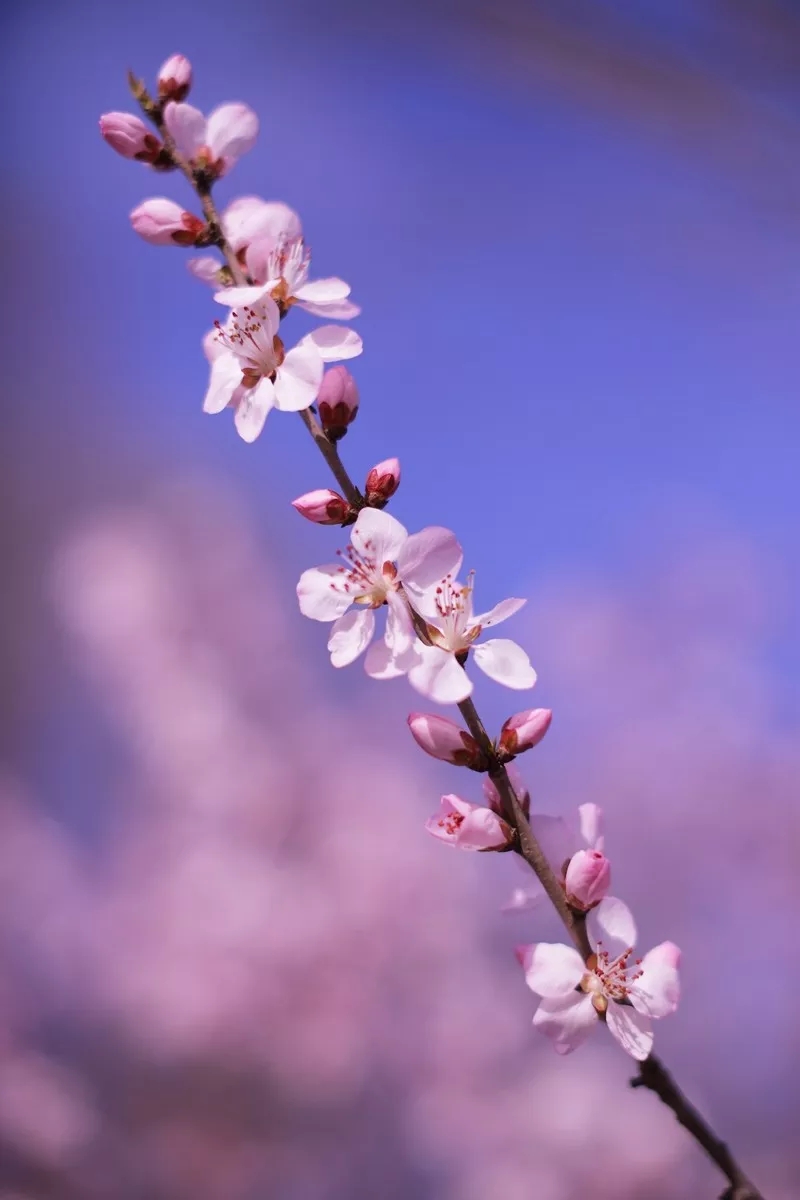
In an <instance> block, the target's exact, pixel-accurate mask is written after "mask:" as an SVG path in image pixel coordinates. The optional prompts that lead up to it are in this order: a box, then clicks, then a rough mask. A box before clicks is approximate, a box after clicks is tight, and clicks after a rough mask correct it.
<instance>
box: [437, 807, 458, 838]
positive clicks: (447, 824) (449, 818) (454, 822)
mask: <svg viewBox="0 0 800 1200" xmlns="http://www.w3.org/2000/svg"><path fill="white" fill-rule="evenodd" d="M436 823H437V825H438V826H439V828H440V829H443V830H444V831H445V833H447V834H449V835H450V836H451V837H452V836H453V835H454V834H456V833H458V831H459V829H460V828H461V826H462V825H463V823H464V814H463V813H458V812H449V813H445V815H444V816H443V817H439V820H438V821H437V822H436Z"/></svg>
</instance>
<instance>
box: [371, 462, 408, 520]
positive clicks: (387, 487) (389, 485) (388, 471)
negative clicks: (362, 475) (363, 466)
mask: <svg viewBox="0 0 800 1200" xmlns="http://www.w3.org/2000/svg"><path fill="white" fill-rule="evenodd" d="M399 486H400V462H399V460H398V459H396V458H387V459H384V461H383V462H379V463H378V465H377V467H373V468H372V470H371V471H370V473H369V475H368V476H367V482H366V484H365V485H364V491H365V493H366V498H367V504H368V505H369V506H370V508H383V507H384V505H385V504H386V503H387V502H388V500H389V497H390V496H393V495H394V494H395V492H396V491H397V489H398V488H399Z"/></svg>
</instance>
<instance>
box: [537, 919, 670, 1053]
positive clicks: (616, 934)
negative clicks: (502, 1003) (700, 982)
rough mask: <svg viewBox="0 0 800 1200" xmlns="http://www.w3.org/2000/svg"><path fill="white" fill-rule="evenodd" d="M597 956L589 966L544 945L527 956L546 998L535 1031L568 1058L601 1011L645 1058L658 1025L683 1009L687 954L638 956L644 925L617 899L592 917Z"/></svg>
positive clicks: (665, 951)
mask: <svg viewBox="0 0 800 1200" xmlns="http://www.w3.org/2000/svg"><path fill="white" fill-rule="evenodd" d="M586 932H587V935H588V937H589V943H590V945H591V947H592V950H593V954H592V957H591V958H590V959H589V961H588V963H584V961H583V959H582V958H581V956H580V954H579V953H578V951H577V950H575V949H574V948H573V947H572V946H562V945H558V944H556V945H554V944H551V943H546V942H538V943H535V944H534V945H531V946H527V947H526V948H525V949H524V951H523V952H522V955H521V961H522V965H523V967H524V970H525V982H526V983H527V985H528V987H529V988H530V989H531V991H533V992H535V993H536V994H537V995H538V996H541V998H542V999H541V1003H540V1004H539V1007H538V1009H537V1010H536V1013H535V1015H534V1018H533V1024H534V1026H535V1027H536V1028H537V1029H539V1030H540V1031H541V1032H542V1033H543V1034H545V1036H547V1037H549V1038H552V1039H553V1042H554V1045H555V1049H556V1050H557V1051H558V1053H559V1054H568V1053H569V1052H570V1051H571V1050H574V1049H575V1048H576V1047H577V1046H580V1045H581V1043H582V1042H583V1041H585V1040H586V1038H587V1037H588V1036H589V1034H590V1033H591V1032H592V1030H593V1029H594V1027H595V1025H596V1024H597V1022H598V1020H599V1017H600V1015H601V1014H603V1015H604V1016H605V1020H606V1024H607V1025H608V1028H609V1030H610V1031H611V1033H612V1035H613V1036H614V1037H615V1038H616V1040H617V1041H618V1042H619V1044H620V1045H621V1046H622V1048H623V1050H625V1051H626V1053H628V1054H630V1055H631V1057H632V1058H635V1059H637V1060H639V1061H640V1062H642V1061H644V1059H646V1058H647V1056H648V1054H649V1053H650V1051H651V1049H652V1047H653V1030H652V1024H651V1022H652V1020H653V1019H657V1018H659V1017H666V1016H668V1015H669V1014H670V1013H672V1012H674V1011H675V1009H676V1008H677V1006H678V1000H679V996H680V983H679V979H678V963H679V961H680V951H679V950H678V947H677V946H675V945H674V943H672V942H663V943H662V944H661V945H660V946H656V947H654V949H652V950H650V951H649V953H647V954H646V955H645V956H644V958H641V959H634V958H633V947H634V945H635V944H636V924H635V922H634V919H633V915H632V913H631V911H630V909H629V908H628V907H627V905H625V904H623V902H622V901H621V900H617V899H616V898H615V897H612V896H609V897H607V898H606V899H605V900H602V901H601V902H600V904H599V905H598V906H597V908H595V909H593V910H592V911H591V912H590V913H589V915H588V917H587V919H586Z"/></svg>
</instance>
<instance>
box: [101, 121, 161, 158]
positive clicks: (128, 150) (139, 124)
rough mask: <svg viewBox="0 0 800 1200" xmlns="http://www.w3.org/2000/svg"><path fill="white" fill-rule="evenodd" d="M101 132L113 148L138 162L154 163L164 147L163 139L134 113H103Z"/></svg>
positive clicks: (124, 156) (123, 155)
mask: <svg viewBox="0 0 800 1200" xmlns="http://www.w3.org/2000/svg"><path fill="white" fill-rule="evenodd" d="M100 132H101V134H102V135H103V137H104V138H105V140H106V141H107V142H108V144H109V146H110V147H111V148H112V150H116V152H117V154H121V155H122V157H123V158H133V159H136V161H137V162H144V163H150V164H152V163H154V162H155V161H156V160H157V159H158V157H159V155H160V154H161V151H162V150H163V148H164V147H163V144H162V142H161V139H160V138H158V137H156V135H155V134H154V133H153V131H152V130H151V129H149V128H148V127H147V125H145V123H144V121H143V120H142V119H141V118H140V117H135V116H134V115H133V113H123V112H110V113H103V115H102V117H101V118H100Z"/></svg>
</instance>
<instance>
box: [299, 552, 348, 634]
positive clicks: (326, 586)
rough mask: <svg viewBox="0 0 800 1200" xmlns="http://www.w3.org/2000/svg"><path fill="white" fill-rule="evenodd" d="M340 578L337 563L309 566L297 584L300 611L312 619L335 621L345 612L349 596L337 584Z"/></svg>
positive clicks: (340, 570)
mask: <svg viewBox="0 0 800 1200" xmlns="http://www.w3.org/2000/svg"><path fill="white" fill-rule="evenodd" d="M341 578H342V568H341V566H340V565H339V564H338V563H328V564H326V565H325V566H323V567H309V569H308V570H307V571H303V574H302V575H301V576H300V580H299V582H298V584H297V599H298V601H299V604H300V612H301V613H302V614H303V616H304V617H310V618H311V620H312V621H335V620H336V619H337V618H338V617H341V616H342V614H343V613H345V612H347V610H348V608H349V607H350V600H351V597H350V596H349V595H348V594H347V592H345V591H344V590H343V588H342V587H341V586H337V584H339V581H340V580H341Z"/></svg>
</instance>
